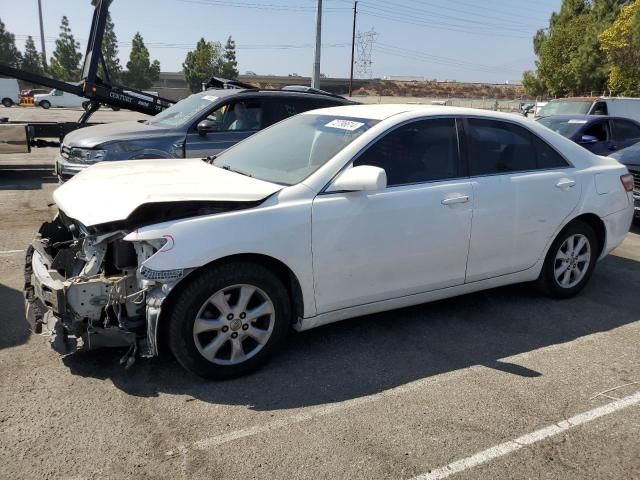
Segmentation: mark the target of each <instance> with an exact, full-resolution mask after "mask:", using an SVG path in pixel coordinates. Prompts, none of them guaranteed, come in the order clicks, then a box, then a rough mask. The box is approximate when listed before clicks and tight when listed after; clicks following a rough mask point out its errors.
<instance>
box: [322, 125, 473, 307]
mask: <svg viewBox="0 0 640 480" xmlns="http://www.w3.org/2000/svg"><path fill="white" fill-rule="evenodd" d="M457 139H458V137H457V128H456V120H455V119H453V118H447V119H430V120H420V121H413V122H410V123H408V124H405V125H403V126H400V127H398V128H397V129H395V130H393V131H391V132H390V133H387V134H386V135H385V136H384V137H382V138H381V139H379V140H377V141H376V142H375V143H374V144H373V145H371V146H370V147H368V148H367V150H365V151H364V152H363V153H362V154H361V155H359V156H358V157H357V158H356V160H355V161H354V163H353V165H354V166H358V165H372V166H376V167H380V168H383V169H384V170H385V172H386V174H387V188H385V189H383V190H379V191H361V192H334V193H321V194H319V195H318V196H317V197H316V198H315V200H314V202H313V211H312V222H313V226H312V247H313V271H314V280H315V293H316V307H317V311H318V313H326V312H329V311H332V310H338V309H342V308H348V307H352V306H356V305H363V304H367V303H371V302H377V301H384V300H388V299H391V298H397V297H401V296H405V295H412V294H417V293H422V292H426V291H430V290H436V289H441V288H446V287H451V286H455V285H461V284H463V283H464V281H465V270H466V264H467V253H468V248H469V236H470V231H471V209H472V204H473V202H472V198H471V197H472V187H471V183H470V181H469V179H468V178H466V176H465V173H464V168H463V167H462V165H461V162H460V155H459V149H458V140H457Z"/></svg>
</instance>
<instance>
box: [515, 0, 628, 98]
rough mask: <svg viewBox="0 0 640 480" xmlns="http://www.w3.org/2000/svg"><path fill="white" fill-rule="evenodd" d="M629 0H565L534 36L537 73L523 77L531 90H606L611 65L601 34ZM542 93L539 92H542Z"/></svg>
mask: <svg viewBox="0 0 640 480" xmlns="http://www.w3.org/2000/svg"><path fill="white" fill-rule="evenodd" d="M628 2H629V0H563V2H562V5H561V7H560V10H559V11H558V12H554V13H552V14H551V18H550V19H549V27H548V28H545V29H542V30H538V32H537V33H536V34H535V36H534V38H533V50H534V52H535V54H536V55H537V57H538V59H537V60H536V72H535V73H534V72H529V73H527V74H526V76H525V77H523V85H524V86H525V89H526V90H527V92H528V93H530V94H533V93H534V91H536V92H539V91H540V90H542V91H545V92H548V93H550V94H552V95H575V94H581V93H586V92H591V91H593V92H600V91H602V90H604V88H605V87H606V83H607V78H608V76H609V70H610V65H609V62H608V61H607V57H606V55H605V52H604V51H603V49H602V47H601V40H600V34H601V33H602V31H604V30H605V29H607V28H608V27H609V26H610V25H611V22H612V21H613V19H615V18H616V14H617V13H618V11H619V10H620V8H621V7H622V6H623V5H624V4H626V3H628ZM538 94H539V93H538Z"/></svg>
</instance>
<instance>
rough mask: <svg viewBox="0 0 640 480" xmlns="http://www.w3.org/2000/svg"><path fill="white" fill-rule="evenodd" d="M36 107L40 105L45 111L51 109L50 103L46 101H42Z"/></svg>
mask: <svg viewBox="0 0 640 480" xmlns="http://www.w3.org/2000/svg"><path fill="white" fill-rule="evenodd" d="M38 105H40V106H41V107H42V108H44V109H45V110H48V109H49V108H51V103H50V102H49V101H48V100H42V101H41V102H40V103H39V104H38Z"/></svg>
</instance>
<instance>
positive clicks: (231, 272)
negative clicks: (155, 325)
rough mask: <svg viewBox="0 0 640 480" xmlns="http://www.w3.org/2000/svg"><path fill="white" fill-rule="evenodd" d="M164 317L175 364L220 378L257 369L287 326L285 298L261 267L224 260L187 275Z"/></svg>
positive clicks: (282, 337)
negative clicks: (167, 325)
mask: <svg viewBox="0 0 640 480" xmlns="http://www.w3.org/2000/svg"><path fill="white" fill-rule="evenodd" d="M187 281H189V280H187ZM167 320H168V322H169V346H170V348H171V351H172V352H173V354H174V355H175V357H176V359H177V360H178V362H180V364H181V365H182V366H183V367H185V368H186V369H187V370H189V371H190V372H193V373H195V374H196V375H200V376H202V377H205V378H210V379H214V380H222V379H227V378H233V377H238V376H241V375H244V374H247V373H249V372H251V371H253V370H255V369H257V368H259V367H261V366H262V365H263V364H264V363H265V362H266V361H267V360H268V359H269V357H271V356H272V355H273V354H274V353H275V352H276V351H277V350H278V348H279V347H280V346H281V345H282V343H283V341H284V340H285V338H286V336H287V333H288V332H289V328H290V325H291V309H290V300H289V296H288V294H287V291H286V289H285V287H284V286H283V284H282V282H280V280H279V279H278V278H277V277H276V276H275V275H274V274H273V273H271V272H270V271H269V270H268V269H266V268H265V267H263V266H261V265H256V264H250V263H234V264H226V265H220V266H217V267H213V268H210V269H208V270H205V271H204V272H202V273H201V274H199V275H196V276H195V277H194V278H193V279H191V280H190V281H189V283H188V284H187V285H186V286H185V288H183V289H182V290H181V291H180V292H179V294H178V297H177V298H176V300H175V303H174V304H173V307H172V308H171V309H170V313H169V316H168V319H167Z"/></svg>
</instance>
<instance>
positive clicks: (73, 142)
mask: <svg viewBox="0 0 640 480" xmlns="http://www.w3.org/2000/svg"><path fill="white" fill-rule="evenodd" d="M170 133H173V130H172V129H169V128H166V127H159V126H156V125H148V124H146V123H140V122H136V121H131V122H114V123H104V124H102V125H93V126H91V127H85V128H79V129H77V130H74V131H73V132H71V133H68V134H67V135H66V136H65V137H64V141H63V143H64V144H65V145H68V146H70V147H78V148H95V147H98V146H100V145H103V144H106V143H111V142H114V141H122V140H140V139H141V138H151V137H154V136H165V135H167V134H170Z"/></svg>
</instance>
